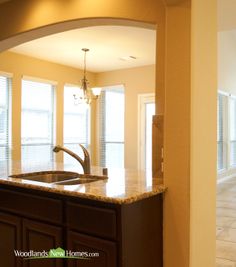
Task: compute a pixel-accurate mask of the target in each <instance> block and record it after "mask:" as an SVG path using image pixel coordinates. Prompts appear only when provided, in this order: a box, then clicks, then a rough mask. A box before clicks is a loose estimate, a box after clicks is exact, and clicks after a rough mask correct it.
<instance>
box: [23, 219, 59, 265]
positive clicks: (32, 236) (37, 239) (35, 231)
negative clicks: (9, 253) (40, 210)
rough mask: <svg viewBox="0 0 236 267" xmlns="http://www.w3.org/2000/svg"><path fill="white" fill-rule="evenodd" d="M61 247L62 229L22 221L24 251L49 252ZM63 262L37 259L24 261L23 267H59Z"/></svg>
mask: <svg viewBox="0 0 236 267" xmlns="http://www.w3.org/2000/svg"><path fill="white" fill-rule="evenodd" d="M58 247H62V229H61V228H60V227H56V226H51V225H48V224H43V223H38V222H35V221H31V220H23V249H24V251H30V250H34V251H44V250H45V251H49V250H50V249H53V248H58ZM62 261H63V260H55V259H39V260H38V259H37V260H25V261H24V265H23V266H24V267H41V266H42V267H61V266H63V262H62Z"/></svg>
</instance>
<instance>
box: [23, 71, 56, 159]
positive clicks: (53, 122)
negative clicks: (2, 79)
mask: <svg viewBox="0 0 236 267" xmlns="http://www.w3.org/2000/svg"><path fill="white" fill-rule="evenodd" d="M23 81H28V82H34V83H43V84H47V85H50V86H51V107H52V109H51V111H50V112H49V111H46V110H40V109H37V108H35V109H32V108H23V106H22V103H21V116H22V113H23V111H31V112H38V113H41V114H42V113H46V114H48V116H50V124H51V126H50V128H51V133H50V138H49V139H50V142H45V143H43V142H41V143H40V142H37V143H27V142H26V143H24V142H22V140H23V138H22V136H21V158H22V160H23V152H22V149H23V147H27V146H32V147H33V146H46V145H47V146H51V155H50V159H51V161H52V162H53V161H54V160H55V155H54V153H53V151H52V149H53V146H54V145H55V140H56V86H57V82H55V81H50V80H45V79H41V78H37V77H31V76H22V79H21V90H22V91H23ZM21 101H22V96H21ZM21 133H22V121H21Z"/></svg>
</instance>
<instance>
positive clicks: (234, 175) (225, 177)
mask: <svg viewBox="0 0 236 267" xmlns="http://www.w3.org/2000/svg"><path fill="white" fill-rule="evenodd" d="M234 177H236V174H231V175H228V176H224V177H222V178H219V179H217V184H221V183H224V182H226V181H228V180H230V179H232V178H234Z"/></svg>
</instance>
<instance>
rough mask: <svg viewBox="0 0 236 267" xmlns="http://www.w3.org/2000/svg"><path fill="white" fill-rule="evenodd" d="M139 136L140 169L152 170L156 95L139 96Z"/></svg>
mask: <svg viewBox="0 0 236 267" xmlns="http://www.w3.org/2000/svg"><path fill="white" fill-rule="evenodd" d="M138 113H139V116H138V118H139V123H138V125H139V134H138V168H139V169H141V170H151V169H152V117H153V115H155V95H154V94H139V95H138Z"/></svg>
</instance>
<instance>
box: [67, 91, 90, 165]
mask: <svg viewBox="0 0 236 267" xmlns="http://www.w3.org/2000/svg"><path fill="white" fill-rule="evenodd" d="M78 90H79V88H78V87H70V86H65V88H64V146H65V147H67V148H69V149H70V150H72V151H73V152H75V153H76V154H79V155H81V153H82V150H81V148H80V147H79V144H82V145H83V146H85V147H86V148H88V147H89V143H90V127H89V124H90V110H89V106H88V105H85V104H78V105H74V104H73V101H74V98H73V95H74V94H76V93H77V92H78ZM74 161H75V159H73V158H72V157H70V156H68V155H67V154H65V153H64V163H73V162H74Z"/></svg>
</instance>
